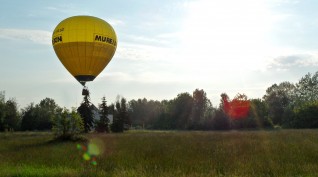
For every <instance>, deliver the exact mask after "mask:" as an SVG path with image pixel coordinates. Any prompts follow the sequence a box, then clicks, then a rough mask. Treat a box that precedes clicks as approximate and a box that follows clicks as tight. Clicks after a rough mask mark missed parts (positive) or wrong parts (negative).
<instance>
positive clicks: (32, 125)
mask: <svg viewBox="0 0 318 177" xmlns="http://www.w3.org/2000/svg"><path fill="white" fill-rule="evenodd" d="M36 112H37V109H36V107H35V105H34V103H30V104H29V105H28V106H27V107H25V108H24V109H22V120H21V130H23V131H26V130H36V129H37V128H38V125H37V123H38V121H37V117H36V115H37V113H36Z"/></svg>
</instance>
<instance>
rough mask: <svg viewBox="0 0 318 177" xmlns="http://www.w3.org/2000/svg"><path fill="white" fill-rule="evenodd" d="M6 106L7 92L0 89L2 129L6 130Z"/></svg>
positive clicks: (0, 126) (0, 121) (0, 122)
mask: <svg viewBox="0 0 318 177" xmlns="http://www.w3.org/2000/svg"><path fill="white" fill-rule="evenodd" d="M5 107H6V105H5V93H4V91H0V131H4V117H5Z"/></svg>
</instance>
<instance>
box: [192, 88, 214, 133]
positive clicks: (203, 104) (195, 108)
mask: <svg viewBox="0 0 318 177" xmlns="http://www.w3.org/2000/svg"><path fill="white" fill-rule="evenodd" d="M210 107H212V104H211V102H210V100H209V99H208V98H207V96H206V93H205V91H204V90H203V89H201V90H199V89H196V90H195V91H194V92H193V105H192V127H193V128H194V129H198V128H199V127H200V126H202V124H203V121H204V119H205V118H206V116H207V115H206V114H207V111H208V109H209V108H210Z"/></svg>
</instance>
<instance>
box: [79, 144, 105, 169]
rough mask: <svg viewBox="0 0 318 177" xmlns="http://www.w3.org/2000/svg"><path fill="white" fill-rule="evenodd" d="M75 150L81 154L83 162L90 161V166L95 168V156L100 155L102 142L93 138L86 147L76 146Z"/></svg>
mask: <svg viewBox="0 0 318 177" xmlns="http://www.w3.org/2000/svg"><path fill="white" fill-rule="evenodd" d="M76 148H77V149H78V150H80V151H82V152H83V155H82V158H83V159H84V160H85V161H90V163H91V164H92V165H94V166H96V165H97V161H96V156H98V155H100V154H101V152H102V150H103V142H102V141H101V140H100V139H97V138H94V139H91V140H90V141H89V143H88V144H87V146H85V145H81V144H77V145H76Z"/></svg>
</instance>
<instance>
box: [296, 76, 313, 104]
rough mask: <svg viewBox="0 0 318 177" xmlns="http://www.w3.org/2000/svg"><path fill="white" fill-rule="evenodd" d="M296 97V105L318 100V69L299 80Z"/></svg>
mask: <svg viewBox="0 0 318 177" xmlns="http://www.w3.org/2000/svg"><path fill="white" fill-rule="evenodd" d="M295 97H296V99H295V106H296V107H297V106H301V105H302V104H306V103H307V102H309V103H312V102H315V101H318V71H317V72H316V73H315V74H314V75H312V74H311V73H308V74H306V75H305V76H304V77H302V78H301V79H300V80H299V82H298V83H297V84H296V89H295Z"/></svg>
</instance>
